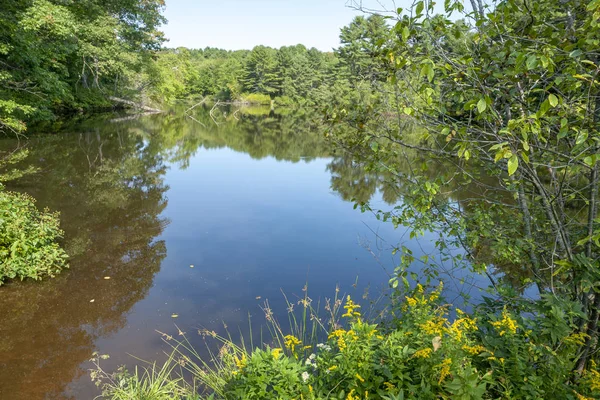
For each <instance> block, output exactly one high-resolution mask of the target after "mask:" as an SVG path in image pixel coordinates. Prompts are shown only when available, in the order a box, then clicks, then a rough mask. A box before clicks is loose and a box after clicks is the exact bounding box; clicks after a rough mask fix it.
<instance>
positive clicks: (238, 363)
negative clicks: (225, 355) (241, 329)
mask: <svg viewBox="0 0 600 400" xmlns="http://www.w3.org/2000/svg"><path fill="white" fill-rule="evenodd" d="M235 365H236V366H237V367H238V368H239V369H243V368H244V367H245V366H246V355H245V354H243V355H242V358H241V359H240V358H238V357H237V356H236V357H235Z"/></svg>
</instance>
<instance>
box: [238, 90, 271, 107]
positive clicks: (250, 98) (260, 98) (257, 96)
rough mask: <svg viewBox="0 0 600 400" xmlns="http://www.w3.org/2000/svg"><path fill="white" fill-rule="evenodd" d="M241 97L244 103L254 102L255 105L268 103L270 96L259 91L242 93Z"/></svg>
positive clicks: (269, 102)
mask: <svg viewBox="0 0 600 400" xmlns="http://www.w3.org/2000/svg"><path fill="white" fill-rule="evenodd" d="M241 99H242V101H243V102H244V103H249V104H255V105H267V106H268V105H270V104H271V97H270V96H269V95H266V94H261V93H250V94H242V95H241Z"/></svg>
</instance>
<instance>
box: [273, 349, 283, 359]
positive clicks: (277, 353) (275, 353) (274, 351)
mask: <svg viewBox="0 0 600 400" xmlns="http://www.w3.org/2000/svg"><path fill="white" fill-rule="evenodd" d="M281 351H282V349H281V348H276V349H273V350H272V351H271V353H272V354H273V357H275V358H279V355H280V354H281Z"/></svg>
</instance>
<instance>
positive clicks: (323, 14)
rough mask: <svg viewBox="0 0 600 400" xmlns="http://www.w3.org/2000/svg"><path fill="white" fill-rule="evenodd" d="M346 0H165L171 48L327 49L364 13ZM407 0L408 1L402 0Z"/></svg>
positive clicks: (166, 30) (332, 46)
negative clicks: (353, 19) (297, 46)
mask: <svg viewBox="0 0 600 400" xmlns="http://www.w3.org/2000/svg"><path fill="white" fill-rule="evenodd" d="M346 2H347V0H166V5H167V7H166V11H165V16H166V17H167V19H168V20H169V22H168V24H167V25H166V26H164V27H163V30H164V32H165V34H166V36H167V38H169V39H170V41H169V42H168V43H166V44H165V45H166V46H168V47H179V46H184V47H188V48H204V47H207V46H210V47H219V48H224V49H228V50H237V49H251V48H252V47H254V46H256V45H259V44H263V45H266V46H271V47H281V46H289V45H294V44H298V43H302V44H304V45H305V46H307V47H309V48H310V47H316V48H318V49H319V50H324V51H328V50H331V49H332V48H334V47H338V44H339V39H338V38H339V30H340V28H341V27H343V26H345V25H348V23H350V21H352V18H353V17H354V16H355V15H359V12H358V11H356V10H352V9H350V8H348V7H346ZM400 2H406V1H400Z"/></svg>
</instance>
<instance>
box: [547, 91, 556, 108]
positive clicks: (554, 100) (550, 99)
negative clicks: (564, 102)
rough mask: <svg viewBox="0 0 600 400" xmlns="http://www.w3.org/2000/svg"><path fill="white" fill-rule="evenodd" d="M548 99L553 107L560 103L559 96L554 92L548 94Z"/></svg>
mask: <svg viewBox="0 0 600 400" xmlns="http://www.w3.org/2000/svg"><path fill="white" fill-rule="evenodd" d="M548 101H549V102H550V105H551V106H552V107H556V106H557V105H558V97H556V96H555V95H553V94H551V95H550V96H548Z"/></svg>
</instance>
